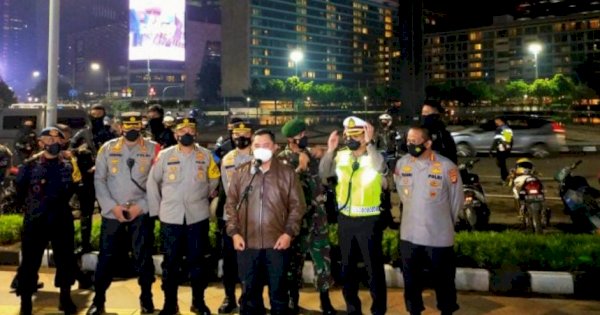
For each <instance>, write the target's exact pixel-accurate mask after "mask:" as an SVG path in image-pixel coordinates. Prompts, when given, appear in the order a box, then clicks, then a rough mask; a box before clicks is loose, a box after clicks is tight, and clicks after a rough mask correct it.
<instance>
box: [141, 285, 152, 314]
mask: <svg viewBox="0 0 600 315" xmlns="http://www.w3.org/2000/svg"><path fill="white" fill-rule="evenodd" d="M140 310H141V313H142V314H152V313H154V302H153V301H152V286H151V285H143V286H142V294H141V295H140Z"/></svg>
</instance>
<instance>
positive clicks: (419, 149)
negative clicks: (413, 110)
mask: <svg viewBox="0 0 600 315" xmlns="http://www.w3.org/2000/svg"><path fill="white" fill-rule="evenodd" d="M407 147H408V154H410V155H412V156H413V157H419V156H421V154H423V152H425V150H426V148H425V143H421V144H412V143H409V144H408V145H407Z"/></svg>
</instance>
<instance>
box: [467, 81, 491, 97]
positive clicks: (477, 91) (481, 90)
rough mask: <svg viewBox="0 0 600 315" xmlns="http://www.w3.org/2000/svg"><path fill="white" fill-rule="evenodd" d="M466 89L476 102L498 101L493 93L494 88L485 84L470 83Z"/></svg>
mask: <svg viewBox="0 0 600 315" xmlns="http://www.w3.org/2000/svg"><path fill="white" fill-rule="evenodd" d="M466 89H467V91H468V92H469V93H470V94H471V95H472V96H473V100H474V101H479V102H481V101H493V100H496V95H495V94H494V92H493V91H492V87H491V86H490V85H489V84H487V83H485V82H473V83H469V85H467V87H466Z"/></svg>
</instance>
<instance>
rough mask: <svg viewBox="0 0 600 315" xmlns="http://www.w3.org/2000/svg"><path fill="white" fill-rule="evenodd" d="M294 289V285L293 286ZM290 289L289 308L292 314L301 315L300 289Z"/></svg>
mask: <svg viewBox="0 0 600 315" xmlns="http://www.w3.org/2000/svg"><path fill="white" fill-rule="evenodd" d="M292 287H293V285H292ZM292 287H290V290H289V292H290V301H289V304H288V308H289V309H290V314H299V313H300V304H298V303H299V301H300V292H299V291H298V288H295V287H294V288H292Z"/></svg>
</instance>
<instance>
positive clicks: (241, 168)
mask: <svg viewBox="0 0 600 315" xmlns="http://www.w3.org/2000/svg"><path fill="white" fill-rule="evenodd" d="M251 166H252V161H248V162H246V163H242V164H240V165H239V166H238V167H236V168H235V170H236V171H246V170H249V169H250V167H251Z"/></svg>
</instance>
